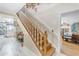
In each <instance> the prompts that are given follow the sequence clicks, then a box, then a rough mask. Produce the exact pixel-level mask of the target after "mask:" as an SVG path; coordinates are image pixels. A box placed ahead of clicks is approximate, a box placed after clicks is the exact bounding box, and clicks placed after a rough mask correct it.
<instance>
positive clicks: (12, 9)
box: [0, 3, 25, 15]
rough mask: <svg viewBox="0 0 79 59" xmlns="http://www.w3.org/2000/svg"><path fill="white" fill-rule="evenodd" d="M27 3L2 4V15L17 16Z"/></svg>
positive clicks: (0, 6)
mask: <svg viewBox="0 0 79 59" xmlns="http://www.w3.org/2000/svg"><path fill="white" fill-rule="evenodd" d="M24 4H25V3H0V13H6V14H10V15H16V13H17V12H18V11H19V10H20V9H21V8H22V7H23V6H24Z"/></svg>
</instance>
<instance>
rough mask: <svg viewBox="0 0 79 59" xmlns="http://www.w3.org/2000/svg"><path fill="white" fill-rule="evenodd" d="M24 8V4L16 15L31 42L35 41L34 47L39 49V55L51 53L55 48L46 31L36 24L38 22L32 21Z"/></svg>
mask: <svg viewBox="0 0 79 59" xmlns="http://www.w3.org/2000/svg"><path fill="white" fill-rule="evenodd" d="M25 8H26V6H24V7H23V8H22V9H21V10H20V11H19V12H17V16H18V17H19V19H20V21H21V22H22V24H23V25H24V27H25V29H26V30H27V32H28V34H29V35H30V37H31V39H32V40H33V42H34V43H35V45H36V47H37V48H38V50H39V51H40V53H41V55H43V56H50V55H53V54H54V52H55V48H54V47H53V46H52V44H51V43H50V42H49V41H48V34H47V31H46V30H43V29H41V27H40V26H38V24H36V23H34V21H33V20H32V18H30V17H29V16H28V15H27V14H26V12H27V11H26V9H25Z"/></svg>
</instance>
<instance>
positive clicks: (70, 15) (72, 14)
mask: <svg viewBox="0 0 79 59" xmlns="http://www.w3.org/2000/svg"><path fill="white" fill-rule="evenodd" d="M62 17H68V18H79V10H75V11H71V12H67V13H63V14H62Z"/></svg>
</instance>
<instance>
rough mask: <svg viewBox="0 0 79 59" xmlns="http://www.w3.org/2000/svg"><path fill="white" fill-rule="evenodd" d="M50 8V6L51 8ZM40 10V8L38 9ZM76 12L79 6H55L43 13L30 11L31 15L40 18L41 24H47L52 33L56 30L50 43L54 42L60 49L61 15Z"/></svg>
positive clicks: (68, 4) (67, 4)
mask: <svg viewBox="0 0 79 59" xmlns="http://www.w3.org/2000/svg"><path fill="white" fill-rule="evenodd" d="M49 7H50V6H49ZM38 9H39V8H38ZM74 10H79V4H70V3H66V4H55V5H54V6H53V4H52V5H51V7H50V8H48V9H44V10H43V11H41V12H38V11H37V12H34V13H33V11H30V13H31V14H32V15H33V16H35V17H36V18H38V20H39V21H40V22H42V23H43V24H45V26H47V27H48V28H49V30H50V31H52V29H53V30H54V33H53V36H54V37H53V36H52V39H49V40H50V41H52V42H54V44H55V45H56V47H57V48H60V45H61V44H58V43H60V19H61V14H62V13H65V12H70V11H74Z"/></svg>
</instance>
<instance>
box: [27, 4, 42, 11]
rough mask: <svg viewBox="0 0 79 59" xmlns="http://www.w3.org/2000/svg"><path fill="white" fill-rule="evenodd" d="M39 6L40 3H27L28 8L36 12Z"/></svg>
mask: <svg viewBox="0 0 79 59" xmlns="http://www.w3.org/2000/svg"><path fill="white" fill-rule="evenodd" d="M38 5H40V4H39V3H26V7H27V8H31V9H34V10H35V11H37V7H36V6H38Z"/></svg>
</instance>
